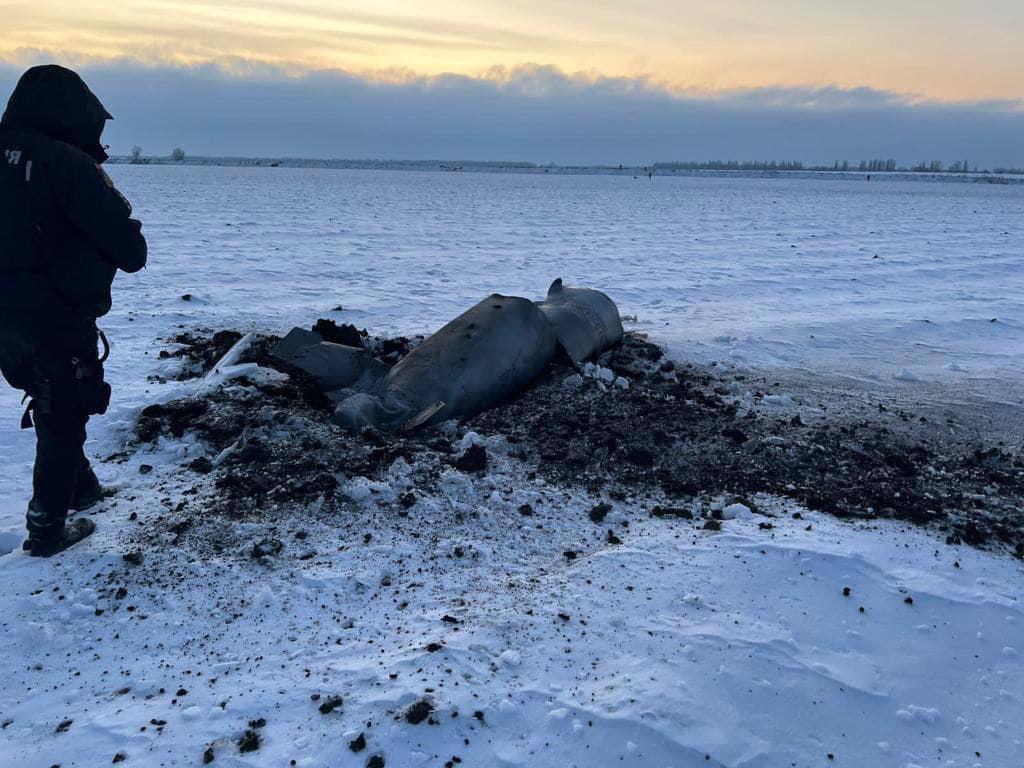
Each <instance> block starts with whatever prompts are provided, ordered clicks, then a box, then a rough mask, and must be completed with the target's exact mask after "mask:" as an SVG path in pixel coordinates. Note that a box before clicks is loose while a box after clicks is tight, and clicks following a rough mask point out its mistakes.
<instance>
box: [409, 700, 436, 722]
mask: <svg viewBox="0 0 1024 768" xmlns="http://www.w3.org/2000/svg"><path fill="white" fill-rule="evenodd" d="M433 711H434V705H433V704H431V703H430V702H429V701H427V700H426V699H420V700H419V701H417V702H416V703H415V704H413V705H412V706H410V707H409V708H408V709H407V710H405V721H406V722H407V723H409V724H410V725H419V724H420V723H422V722H423V721H424V720H426V719H427V718H428V717H430V713H431V712H433Z"/></svg>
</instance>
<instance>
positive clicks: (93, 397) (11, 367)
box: [0, 311, 110, 539]
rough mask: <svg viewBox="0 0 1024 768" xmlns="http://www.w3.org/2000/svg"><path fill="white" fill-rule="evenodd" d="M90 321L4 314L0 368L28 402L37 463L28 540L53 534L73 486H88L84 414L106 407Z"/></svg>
mask: <svg viewBox="0 0 1024 768" xmlns="http://www.w3.org/2000/svg"><path fill="white" fill-rule="evenodd" d="M97 340H98V332H97V330H96V323H95V321H94V320H93V319H92V318H82V317H73V316H70V315H68V314H67V313H65V312H60V311H58V312H54V313H39V312H37V313H13V314H8V313H4V316H3V317H2V319H0V370H2V371H3V375H4V378H5V379H7V381H8V382H9V383H10V384H11V386H13V387H15V388H17V389H21V390H23V391H24V392H25V393H26V394H27V395H28V396H29V397H30V398H31V403H30V407H31V415H32V420H33V421H34V423H35V429H36V461H35V467H34V469H33V473H32V502H31V503H30V505H29V512H28V516H27V527H28V532H29V537H30V538H36V539H51V538H56V537H59V536H60V534H61V531H62V530H63V528H64V522H65V520H66V518H67V513H68V507H69V505H70V504H71V500H72V498H73V497H74V495H75V491H76V487H77V486H79V485H80V484H82V483H95V482H96V476H95V475H94V474H93V472H92V468H91V467H90V466H89V461H88V459H87V458H86V457H85V452H84V450H83V446H84V444H85V437H86V432H85V429H86V424H87V423H88V421H89V416H90V415H91V414H94V413H102V412H104V411H105V410H106V406H107V403H108V402H109V398H110V394H109V393H110V388H109V387H108V386H107V385H106V383H105V382H104V381H103V365H102V363H101V362H100V361H99V357H98V353H97V349H96V347H97Z"/></svg>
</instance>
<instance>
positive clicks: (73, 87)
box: [0, 65, 147, 556]
mask: <svg viewBox="0 0 1024 768" xmlns="http://www.w3.org/2000/svg"><path fill="white" fill-rule="evenodd" d="M110 119H112V118H111V115H110V113H109V112H107V110H106V109H105V108H104V106H103V104H101V103H100V101H99V99H97V98H96V96H95V95H93V93H92V91H90V90H89V88H88V86H86V84H85V83H84V82H83V81H82V79H81V78H80V77H79V76H78V75H77V74H76V73H75V72H72V71H71V70H69V69H65V68H64V67H59V66H56V65H47V66H40V67H32V68H31V69H29V70H28V71H27V72H25V74H24V75H22V77H21V79H20V80H19V81H18V84H17V86H16V87H15V89H14V93H13V94H12V95H11V98H10V101H9V102H8V104H7V110H6V111H5V112H4V114H3V117H2V119H0V370H2V372H3V375H4V378H6V379H7V381H8V382H9V383H10V384H11V386H13V387H15V388H17V389H21V390H24V392H25V394H26V397H27V398H31V400H30V402H29V406H28V410H26V412H25V416H24V417H23V419H22V427H30V426H33V423H34V426H35V429H36V462H35V468H34V472H33V494H32V500H31V501H30V502H29V509H28V515H27V527H28V539H27V540H26V542H25V549H26V550H27V551H28V552H29V553H30V554H32V555H40V556H49V555H52V554H54V553H56V552H60V551H62V550H64V549H67V548H68V547H69V546H71V545H72V544H75V543H77V542H78V541H81V540H82V539H83V538H85V537H86V536H88V535H89V534H90V533H92V531H93V529H94V526H93V523H92V521H91V520H89V519H88V518H79V519H76V520H74V521H72V522H71V523H67V522H66V521H67V516H68V510H69V509H74V510H83V509H86V508H88V507H89V506H91V505H93V504H95V503H96V502H98V501H99V500H100V499H101V498H102V497H103V496H104V489H103V488H102V486H101V485H100V483H99V481H98V479H97V478H96V475H95V473H94V472H93V470H92V467H91V466H90V465H89V461H88V459H87V458H86V456H85V452H84V450H83V446H84V444H85V437H86V431H85V430H86V424H87V422H88V420H89V417H90V416H92V415H96V414H102V413H104V412H105V411H106V409H107V405H108V404H109V401H110V386H109V385H108V384H107V383H106V382H105V381H104V378H103V360H104V359H105V355H104V358H101V357H100V355H99V352H98V349H97V347H98V345H99V341H100V338H101V336H102V334H100V333H99V331H98V330H97V327H96V318H98V317H101V316H102V315H104V314H106V313H107V312H108V311H109V310H110V304H111V298H110V288H111V283H112V282H113V278H114V275H115V273H116V272H117V270H118V269H120V270H123V271H125V272H137V271H138V270H140V269H142V268H143V267H144V266H145V265H146V255H147V250H146V240H145V238H144V237H143V236H142V231H141V229H142V225H141V223H140V222H139V221H137V220H135V219H133V218H131V213H132V209H131V205H129V203H128V201H127V200H125V198H124V197H123V196H122V195H121V193H120V192H118V191H117V189H116V188H115V187H114V184H113V182H112V181H111V180H110V178H109V177H108V176H107V174H106V173H105V172H104V171H103V169H102V168H101V163H103V162H104V161H105V160H106V159H107V155H106V152H105V151H104V147H103V145H102V144H101V143H100V137H101V135H102V133H103V128H104V126H105V124H106V121H107V120H110ZM103 341H104V347H106V340H105V339H103Z"/></svg>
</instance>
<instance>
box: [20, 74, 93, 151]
mask: <svg viewBox="0 0 1024 768" xmlns="http://www.w3.org/2000/svg"><path fill="white" fill-rule="evenodd" d="M107 120H113V117H112V116H111V114H110V113H109V112H107V109H106V107H104V106H103V104H102V103H101V102H100V100H99V99H97V98H96V96H95V95H94V94H93V92H92V91H90V90H89V86H87V85H86V84H85V82H84V81H83V80H82V78H81V77H79V76H78V73H77V72H73V71H72V70H70V69H67V68H65V67H61V66H58V65H56V64H47V65H44V66H39V67H32V68H31V69H29V70H28V71H27V72H25V74H23V75H22V76H21V79H20V80H19V81H18V85H17V86H15V88H14V93H12V94H11V98H10V101H8V102H7V111H6V112H4V115H3V118H2V119H0V124H2V125H9V126H14V127H18V128H31V129H34V130H36V131H39V132H40V133H42V134H45V135H46V136H49V137H50V138H51V139H57V140H58V141H63V142H66V143H67V144H71V145H73V146H76V147H78V148H79V149H81V150H82V151H83V152H85V153H87V154H88V155H90V156H91V157H92V158H93V159H94V160H96V162H98V163H102V162H103V161H104V160H106V159H107V153H106V152H105V151H104V149H103V145H102V144H101V143H100V136H101V135H102V133H103V128H104V125H105V124H106V121H107Z"/></svg>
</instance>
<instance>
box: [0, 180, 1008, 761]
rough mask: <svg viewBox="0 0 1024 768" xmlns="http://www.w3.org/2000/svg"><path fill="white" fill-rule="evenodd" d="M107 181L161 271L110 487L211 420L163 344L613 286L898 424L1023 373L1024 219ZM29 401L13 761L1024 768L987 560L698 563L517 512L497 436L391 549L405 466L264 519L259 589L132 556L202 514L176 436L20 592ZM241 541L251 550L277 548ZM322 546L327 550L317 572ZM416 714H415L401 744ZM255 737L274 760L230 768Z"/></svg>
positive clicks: (818, 195)
mask: <svg viewBox="0 0 1024 768" xmlns="http://www.w3.org/2000/svg"><path fill="white" fill-rule="evenodd" d="M112 172H113V175H114V176H115V180H116V181H117V182H118V184H119V185H120V186H121V188H122V189H123V190H124V191H125V193H126V194H127V195H128V196H129V197H130V198H131V199H132V200H133V202H134V203H135V206H136V210H137V213H138V215H139V216H140V217H141V218H143V219H144V221H145V223H146V232H147V234H148V236H149V237H150V242H151V265H150V268H149V269H148V270H147V271H146V272H144V273H142V274H140V275H138V276H128V277H121V278H119V282H118V286H117V289H118V290H117V295H116V298H115V305H116V306H115V310H114V312H113V313H112V315H111V316H110V317H109V318H107V319H105V321H104V323H103V327H104V328H105V330H106V331H107V333H108V335H109V336H110V337H111V339H112V341H113V343H114V345H115V347H114V354H113V357H112V359H111V361H110V364H109V367H108V370H109V378H110V380H111V381H112V383H113V385H114V388H115V404H114V406H113V407H112V409H111V412H110V413H109V414H108V415H107V416H106V417H103V418H102V419H99V420H97V421H96V423H95V426H94V428H93V429H92V432H91V438H92V439H91V441H90V444H89V446H88V447H89V450H90V452H91V454H92V455H93V456H97V457H100V456H106V455H109V454H112V453H114V452H115V451H117V450H119V449H120V448H121V447H122V445H123V443H124V440H125V438H126V437H127V435H128V432H129V430H130V428H131V425H132V424H133V423H134V420H135V417H136V415H137V414H138V411H139V409H140V408H141V407H142V406H144V405H146V404H148V403H151V402H154V401H160V400H166V399H168V398H170V397H172V396H181V395H183V394H188V393H189V392H191V391H193V390H194V387H195V384H194V383H187V382H186V383H167V384H159V383H152V382H149V381H147V376H148V375H150V374H154V373H158V372H161V371H165V370H166V366H167V363H166V362H164V361H158V360H157V352H158V351H159V350H160V349H162V348H165V347H166V345H165V344H164V343H163V342H162V340H163V339H165V338H166V337H168V336H169V335H171V334H172V333H173V332H175V331H176V330H178V328H179V326H184V327H193V326H197V325H200V326H206V327H209V328H214V329H217V328H225V327H231V328H236V329H239V330H248V329H260V330H267V331H272V332H281V331H284V330H286V329H287V328H288V327H291V326H292V325H308V324H310V323H312V322H313V321H314V320H315V319H316V318H318V317H332V318H334V319H336V320H339V321H342V320H344V321H346V322H354V323H356V324H357V325H359V326H367V327H369V328H371V329H373V330H375V331H380V332H402V333H418V332H424V331H429V330H432V329H435V328H437V327H438V326H440V325H441V324H442V323H443V322H445V321H446V320H448V319H450V318H451V317H453V316H454V315H455V314H457V313H458V312H460V311H461V310H462V309H464V308H465V307H467V306H468V305H470V304H472V303H473V302H475V301H476V300H477V299H479V298H480V297H481V296H483V295H485V294H486V293H488V292H491V291H501V292H506V293H513V294H521V295H527V296H536V297H538V298H539V297H541V296H542V295H543V292H544V290H545V289H546V287H547V284H548V283H549V282H550V280H551V279H552V278H554V277H558V276H562V277H565V278H566V279H567V281H570V282H576V283H583V284H587V285H592V286H594V287H599V288H603V289H605V290H607V291H608V292H609V293H610V294H611V295H612V296H613V297H614V298H615V299H616V300H617V301H618V302H619V304H620V308H621V310H622V312H623V313H624V314H626V315H631V316H635V317H636V320H635V322H630V323H629V324H628V325H629V326H630V327H632V328H635V329H637V330H641V331H646V332H649V333H650V334H651V337H652V338H653V339H655V340H657V341H659V342H660V343H663V344H666V345H668V346H669V348H670V349H672V350H673V353H674V354H675V355H677V356H679V357H681V358H687V359H695V360H699V361H712V360H718V361H724V362H729V363H732V364H737V365H741V366H752V367H783V368H794V367H799V368H809V369H813V370H820V371H828V372H830V373H832V374H836V373H838V374H844V375H851V376H854V377H857V378H860V379H862V380H865V381H870V382H873V384H875V385H878V386H882V385H884V386H892V387H897V388H899V389H900V390H901V391H911V392H913V391H914V390H915V388H917V387H925V386H928V385H931V384H934V383H936V382H937V383H938V384H939V385H941V386H944V387H949V388H953V389H960V390H971V389H972V388H977V389H978V391H987V390H985V387H986V386H988V384H989V383H991V382H992V381H995V382H998V383H999V385H1000V387H1001V391H1004V392H1010V393H1013V392H1015V391H1017V385H1018V384H1019V383H1020V381H1021V377H1022V376H1024V363H1022V362H1021V353H1022V352H1024V270H1022V267H1024V264H1022V262H1024V227H1022V226H1021V222H1022V216H1021V213H1022V211H1024V188H1020V187H996V186H980V185H959V184H914V183H906V182H900V183H888V182H883V183H878V182H875V181H872V182H851V181H842V182H830V181H817V180H757V179H667V178H662V179H658V178H656V179H654V180H653V181H649V180H647V179H646V178H644V179H640V180H635V181H634V180H633V179H624V178H616V177H602V176H551V177H541V176H490V175H486V174H473V175H459V174H428V173H404V172H403V173H399V172H391V173H388V172H356V171H328V170H303V169H243V168H187V167H185V168H176V167H144V168H136V167H127V166H122V167H116V168H113V169H112ZM876 256H877V258H875V257H876ZM183 294H191V298H192V300H191V301H183V300H182V298H181V297H182V295H183ZM339 305H340V306H342V307H343V310H341V311H332V310H334V308H336V307H338V306H339ZM993 320H995V322H992V321H993ZM18 399H19V398H18V397H17V395H16V394H15V393H14V392H12V391H10V390H9V389H4V390H3V391H2V392H0V411H2V412H3V413H4V414H6V424H5V425H4V426H3V427H2V428H0V462H2V466H3V468H4V473H3V477H2V478H0V545H2V546H0V551H7V550H14V551H13V552H11V553H10V554H7V555H5V556H3V557H0V574H2V575H0V654H2V656H0V657H2V658H3V660H4V661H3V666H2V675H3V676H2V678H0V679H3V682H4V685H3V687H2V691H0V721H2V723H0V725H2V726H3V727H2V729H0V765H12V766H13V765H18V766H32V767H33V768H34V767H35V766H41V767H43V768H46V767H48V766H52V765H54V764H60V765H61V766H64V768H68V767H69V766H98V765H106V764H109V763H110V762H111V761H112V760H114V759H115V756H116V755H118V754H119V753H120V754H123V755H124V762H125V764H126V765H144V766H149V765H153V766H178V765H199V764H201V763H202V761H203V759H204V752H206V750H207V749H209V750H211V751H210V752H209V754H210V755H212V757H213V761H214V762H213V765H229V766H263V765H267V766H287V765H291V764H294V765H297V766H309V767H310V768H312V767H314V766H316V767H321V766H322V767H327V766H331V767H332V768H333V767H335V766H364V765H367V761H368V759H370V757H371V756H372V755H380V756H382V758H383V759H384V760H385V761H386V765H387V766H421V765H422V766H443V765H446V764H451V765H456V764H459V765H465V766H514V765H516V766H518V765H522V766H596V767H598V768H601V767H603V766H611V765H628V766H658V767H660V768H667V767H668V766H674V768H686V767H687V766H697V765H724V766H750V767H753V766H757V767H759V768H760V767H764V768H767V767H770V766H819V765H820V766H827V765H837V766H844V765H845V766H896V767H898V768H913V766H920V767H922V768H923V766H931V765H940V766H975V765H981V766H996V767H997V768H1004V767H1005V768H1013V767H1014V766H1019V765H1022V764H1024V736H1022V733H1021V729H1020V722H1021V721H1022V720H1024V660H1022V658H1021V654H1022V653H1024V609H1022V604H1021V599H1022V596H1024V570H1022V568H1021V562H1020V561H1018V560H1014V559H1011V558H1009V557H1007V556H1000V555H993V554H988V553H985V552H980V551H976V550H972V549H970V548H967V547H960V546H947V545H946V544H945V542H944V541H943V539H941V538H939V537H937V536H935V535H933V534H931V533H927V532H924V531H920V530H917V529H913V528H908V527H907V526H904V525H900V524H898V523H890V522H878V523H871V524H866V523H865V524H851V523H844V522H839V521H836V520H833V519H831V518H829V517H827V516H824V515H818V514H814V513H809V512H807V511H805V510H800V509H799V508H797V507H795V506H794V505H793V504H792V503H789V502H783V501H781V500H778V499H771V498H767V497H766V498H761V499H758V502H759V504H758V505H759V508H760V510H761V511H762V512H766V513H768V514H771V515H774V517H772V518H771V523H772V527H771V528H763V527H761V526H760V523H763V522H764V521H765V520H766V519H767V518H764V517H761V516H753V515H750V514H749V513H746V512H744V511H743V510H742V509H741V510H738V515H737V516H736V517H735V518H734V519H731V520H727V521H725V522H724V523H723V530H722V531H721V532H718V533H712V532H709V531H704V530H699V529H698V527H697V525H696V524H695V523H694V522H692V521H686V520H678V521H668V520H653V519H650V518H649V516H648V514H646V513H644V512H643V511H642V509H643V507H644V504H645V500H643V499H639V498H627V499H624V500H616V501H615V502H614V505H613V506H614V509H613V511H612V512H611V513H610V514H609V516H608V518H607V520H606V523H605V525H604V526H595V525H594V524H593V523H592V522H591V521H590V520H589V519H588V516H587V511H588V510H589V509H590V508H591V507H592V506H593V505H594V504H596V503H597V502H598V501H606V499H598V498H595V497H592V496H590V495H588V494H586V493H584V492H582V491H578V490H572V489H563V488H555V487H550V486H545V485H543V484H542V483H540V482H539V481H536V480H530V479H526V478H524V475H523V472H522V471H521V467H520V465H519V462H518V460H517V459H514V458H512V457H511V456H510V455H509V452H508V450H507V446H505V445H503V443H502V441H501V440H500V439H497V440H496V439H493V438H486V439H487V440H488V441H489V450H490V453H491V455H492V456H493V457H494V460H495V461H494V466H493V468H492V470H491V471H490V472H489V473H488V474H487V475H485V476H483V477H476V476H472V475H464V474H462V473H460V472H457V471H455V470H451V471H450V473H448V474H446V475H445V477H444V478H443V482H442V488H443V491H444V492H443V493H440V494H437V495H432V496H429V497H425V498H422V499H420V501H419V502H418V503H417V505H416V507H414V509H413V510H412V513H411V514H410V516H409V517H400V516H396V515H395V514H393V509H394V507H395V499H396V498H397V496H398V495H399V494H400V493H402V492H403V491H404V490H405V489H407V487H408V486H409V484H410V483H411V482H412V480H411V477H412V476H411V473H410V470H409V468H408V467H407V466H405V465H404V463H403V462H401V461H397V462H396V464H395V466H394V467H393V470H392V473H391V475H390V476H389V478H388V480H387V482H383V483H380V484H370V483H367V482H365V481H361V480H359V479H358V478H343V488H344V489H345V491H346V493H347V494H348V496H349V497H350V498H351V504H350V508H349V509H348V513H347V515H346V517H345V519H344V520H338V521H332V520H330V519H324V517H323V516H322V515H320V514H319V513H318V512H317V511H316V510H310V511H309V516H308V519H306V518H303V517H301V516H300V517H298V518H296V517H294V516H292V517H289V518H287V519H285V520H283V521H281V522H280V523H279V528H280V530H278V531H277V534H278V535H279V537H280V538H282V539H283V540H285V541H286V550H285V556H284V557H282V558H281V559H280V560H277V561H275V562H274V563H273V564H267V563H264V562H261V561H255V560H249V559H246V558H242V559H238V558H235V557H231V556H224V557H221V556H217V555H215V554H211V553H210V552H207V551H203V550H197V549H195V548H183V547H178V546H176V545H175V544H174V543H173V537H170V538H168V540H167V542H166V546H164V547H160V548H156V549H153V550H149V551H145V552H144V553H143V556H144V558H145V563H146V566H145V569H139V568H138V567H136V566H133V565H132V564H130V563H127V562H125V561H124V560H123V559H122V554H124V553H125V552H128V551H134V550H132V549H131V542H132V541H133V540H134V539H133V536H134V531H136V530H137V529H138V527H139V526H140V525H142V526H145V525H146V523H147V521H150V520H152V519H153V518H154V517H155V516H156V515H158V514H159V513H161V512H163V511H165V510H166V509H170V508H173V507H174V506H175V505H177V504H178V503H179V502H180V501H181V500H182V498H183V496H182V494H183V493H185V491H186V490H187V489H188V487H189V486H190V485H191V483H192V480H191V479H190V478H187V477H182V476H181V474H182V473H181V470H180V468H179V465H180V464H181V461H182V459H183V458H184V457H191V456H194V455H197V454H198V453H200V452H201V451H202V447H201V446H198V445H196V444H195V443H194V442H191V441H189V440H187V439H183V440H180V441H175V440H173V439H167V438H163V439H161V440H160V441H159V442H158V444H157V445H156V447H154V448H152V449H146V450H145V451H143V452H141V453H134V454H131V455H130V456H128V457H127V461H125V462H124V463H120V464H117V463H105V464H99V465H98V467H97V469H98V471H99V473H100V475H101V477H102V478H104V479H105V480H107V481H114V482H116V483H117V484H118V485H119V486H120V488H121V490H120V493H119V494H118V497H117V502H116V506H115V505H110V506H108V507H107V510H106V511H102V512H99V513H98V514H97V515H96V518H95V519H96V520H97V523H98V525H99V530H98V532H97V534H96V535H95V536H94V537H93V538H92V539H91V540H90V541H89V542H88V543H87V544H85V545H83V546H82V547H79V548H77V549H75V550H73V551H71V552H69V553H67V554H66V555H65V556H63V557H61V558H55V559H53V560H51V561H35V560H31V559H29V558H26V557H24V556H23V555H22V554H21V553H20V552H19V551H17V549H18V545H19V544H20V540H21V525H22V520H21V518H22V515H23V510H24V504H25V501H26V498H27V494H28V484H29V476H30V462H31V454H32V444H33V436H32V434H31V433H21V432H19V431H18V430H17V421H18V418H17V417H18V416H19V415H20V410H19V406H18ZM1019 403H1020V397H1019V395H1015V396H1013V395H1012V396H1010V397H1008V398H1007V403H1004V405H1007V406H1010V407H1017V406H1019ZM464 439H465V440H467V441H472V440H474V439H476V438H474V437H473V436H468V437H466V438H464ZM1018 442H1019V441H1018ZM141 464H148V465H151V466H152V467H154V469H153V470H152V472H150V473H148V474H145V475H143V474H140V473H139V467H140V465H141ZM524 503H529V504H530V505H531V507H532V508H533V509H534V515H532V516H530V517H524V516H523V515H521V514H520V513H519V512H518V511H517V510H518V509H519V507H520V505H522V504H524ZM793 512H800V513H801V515H802V519H793V517H792V513H793ZM132 513H134V514H135V516H136V520H131V519H130V516H131V514H132ZM627 523H628V524H627ZM808 526H810V529H809V530H808ZM300 530H301V531H303V532H304V533H305V535H306V538H304V539H295V538H294V535H295V534H296V533H298V532H299V531H300ZM607 530H613V531H614V534H615V536H616V537H617V538H618V539H619V540H621V542H622V543H621V544H617V545H613V544H610V543H609V542H608V539H607V536H606V534H607ZM230 533H231V535H232V536H234V537H236V538H237V539H238V540H239V541H240V542H243V543H244V542H249V544H248V545H249V546H251V542H252V540H258V539H259V538H261V537H263V536H264V535H265V534H266V530H265V526H258V525H255V524H253V523H246V522H242V523H238V524H236V525H235V526H234V527H233V528H232V530H231V532H230ZM365 534H370V538H369V539H365V538H364V535H365ZM307 543H308V544H307ZM307 545H308V546H309V547H310V548H311V549H315V550H316V552H317V554H316V556H315V557H312V558H309V559H300V557H301V552H302V550H303V548H304V547H306V546H307ZM456 550H458V553H457V552H456ZM566 551H573V552H578V555H577V556H576V557H575V559H571V560H570V559H568V558H566V557H565V556H564V554H563V553H564V552H566ZM142 573H145V574H146V577H145V578H143V577H142V576H141V575H140V574H142ZM846 587H848V588H849V590H850V591H849V595H844V588H846ZM121 589H123V590H124V591H123V592H120V591H119V590H121ZM907 598H911V601H910V602H907ZM861 608H863V611H862V610H861ZM445 617H448V618H447V619H446V618H445ZM434 644H437V645H438V646H440V647H435V645H434ZM428 648H430V649H432V650H428ZM335 695H337V696H341V697H342V698H343V703H342V704H341V705H340V706H338V707H336V708H335V709H333V711H330V712H328V713H327V714H322V713H321V712H320V705H322V704H325V703H326V702H328V701H329V699H330V697H331V696H335ZM314 696H317V697H319V698H317V699H315V700H314V699H313V698H312V697H314ZM421 700H425V701H427V702H429V704H430V705H431V706H432V707H433V711H432V713H431V714H430V715H429V717H428V718H427V719H424V720H423V721H422V722H420V723H419V724H413V723H411V722H409V721H408V720H407V719H406V717H405V714H406V712H407V710H408V708H409V707H410V706H411V705H413V704H415V703H416V702H418V701H421ZM260 719H263V720H265V724H263V725H258V721H259V720H260ZM413 719H415V718H413ZM68 720H70V721H71V722H70V723H69V724H67V725H63V726H62V724H63V723H64V722H65V721H68ZM250 721H257V725H253V726H250ZM247 730H252V731H253V732H254V733H257V734H259V738H260V748H259V749H258V750H255V751H249V752H242V751H240V750H239V748H238V745H237V743H238V741H239V740H240V739H242V738H243V736H244V734H245V732H246V731H247ZM360 733H362V734H364V738H365V740H366V747H365V749H363V750H362V751H360V752H358V753H356V752H353V751H351V750H350V748H349V743H350V742H351V741H353V740H355V739H356V738H357V737H358V735H359V734H360ZM251 741H252V739H250V742H251ZM456 758H458V761H460V762H456ZM291 761H294V762H291Z"/></svg>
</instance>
